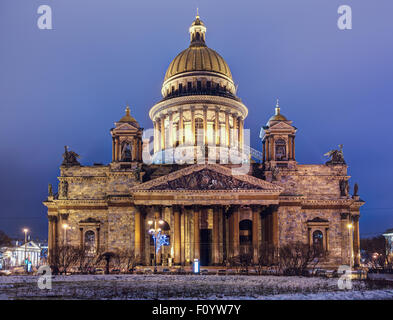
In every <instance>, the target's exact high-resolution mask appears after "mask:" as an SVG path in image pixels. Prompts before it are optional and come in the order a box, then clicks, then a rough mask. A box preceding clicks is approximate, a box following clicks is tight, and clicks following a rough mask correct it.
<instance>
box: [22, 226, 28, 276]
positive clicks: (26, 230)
mask: <svg viewBox="0 0 393 320" xmlns="http://www.w3.org/2000/svg"><path fill="white" fill-rule="evenodd" d="M23 232H24V234H25V260H24V263H25V268H26V270H27V263H26V256H27V233H28V232H29V229H27V228H24V229H23Z"/></svg>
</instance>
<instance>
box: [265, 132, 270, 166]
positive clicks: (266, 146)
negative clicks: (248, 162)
mask: <svg viewBox="0 0 393 320" xmlns="http://www.w3.org/2000/svg"><path fill="white" fill-rule="evenodd" d="M269 150H270V147H269V139H268V138H266V139H265V154H266V161H269V160H270V154H269Z"/></svg>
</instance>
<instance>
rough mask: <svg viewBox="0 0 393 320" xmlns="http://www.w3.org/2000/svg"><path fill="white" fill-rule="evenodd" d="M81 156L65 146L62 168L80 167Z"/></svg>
mask: <svg viewBox="0 0 393 320" xmlns="http://www.w3.org/2000/svg"><path fill="white" fill-rule="evenodd" d="M78 158H79V154H77V153H76V152H74V151H69V150H68V146H64V153H63V162H62V164H61V165H62V166H67V167H72V166H80V163H79V161H78V160H77V159H78Z"/></svg>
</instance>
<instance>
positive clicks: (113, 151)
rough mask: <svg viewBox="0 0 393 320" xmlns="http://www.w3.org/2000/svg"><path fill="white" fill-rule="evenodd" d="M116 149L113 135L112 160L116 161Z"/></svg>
mask: <svg viewBox="0 0 393 320" xmlns="http://www.w3.org/2000/svg"><path fill="white" fill-rule="evenodd" d="M115 151H116V148H115V138H114V137H112V162H114V161H115Z"/></svg>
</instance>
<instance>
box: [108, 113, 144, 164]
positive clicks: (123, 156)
mask: <svg viewBox="0 0 393 320" xmlns="http://www.w3.org/2000/svg"><path fill="white" fill-rule="evenodd" d="M142 132H143V128H141V127H140V126H139V123H138V122H137V121H136V120H135V119H134V117H132V116H131V114H130V107H129V106H127V107H126V114H125V115H124V117H123V118H121V119H120V120H119V121H118V122H115V128H112V129H111V135H112V162H141V161H142Z"/></svg>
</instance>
